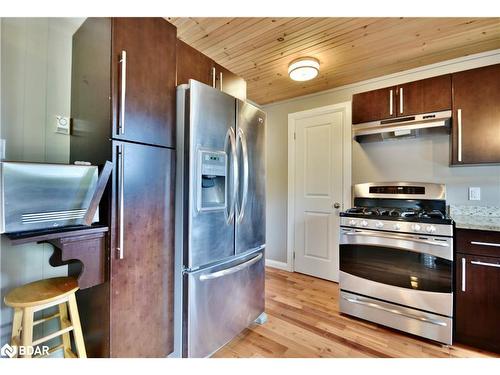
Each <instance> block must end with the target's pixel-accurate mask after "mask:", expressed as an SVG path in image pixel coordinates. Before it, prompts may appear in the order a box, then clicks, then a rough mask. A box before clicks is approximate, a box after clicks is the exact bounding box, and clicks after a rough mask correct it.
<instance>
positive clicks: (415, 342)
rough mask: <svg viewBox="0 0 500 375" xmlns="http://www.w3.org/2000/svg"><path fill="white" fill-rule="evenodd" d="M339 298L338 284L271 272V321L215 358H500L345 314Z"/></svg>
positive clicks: (268, 277) (268, 302)
mask: <svg viewBox="0 0 500 375" xmlns="http://www.w3.org/2000/svg"><path fill="white" fill-rule="evenodd" d="M338 298H339V289H338V284H336V283H333V282H329V281H326V280H322V279H317V278H314V277H310V276H306V275H303V274H300V273H291V272H285V271H281V270H277V269H273V268H267V269H266V312H267V315H268V318H269V320H268V322H267V323H266V324H264V325H261V326H259V325H253V326H252V327H250V328H249V329H246V330H245V331H243V332H242V333H241V334H240V335H239V336H237V337H236V338H235V339H234V340H232V341H231V342H230V343H228V344H227V345H226V346H224V347H223V348H222V349H220V350H219V351H218V352H216V353H215V354H214V357H218V358H222V357H247V358H248V357H274V358H297V357H300V358H303V357H308V358H310V357H378V358H387V357H405V358H408V357H410V358H416V357H443V358H456V357H490V356H493V357H498V355H497V354H494V353H488V352H485V351H481V350H477V349H473V348H469V347H466V346H463V345H458V344H457V345H453V346H450V347H446V346H442V345H440V344H437V343H434V342H431V341H428V340H424V339H420V338H417V337H415V336H410V335H407V334H403V333H400V332H398V331H395V330H392V329H389V328H385V327H382V326H379V325H377V324H373V323H369V322H366V321H363V320H360V319H356V318H352V317H348V316H346V315H341V314H340V313H339V311H338Z"/></svg>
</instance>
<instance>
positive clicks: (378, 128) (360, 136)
mask: <svg viewBox="0 0 500 375" xmlns="http://www.w3.org/2000/svg"><path fill="white" fill-rule="evenodd" d="M450 120H451V111H440V112H433V113H425V114H421V115H413V116H405V117H398V118H394V119H387V120H381V121H373V122H367V123H364V124H358V125H353V135H354V138H355V139H356V141H358V142H360V143H363V142H377V141H385V140H390V139H401V138H412V137H417V136H419V135H422V134H429V133H433V134H434V133H440V134H443V133H445V134H447V133H449V132H450V122H451V121H450Z"/></svg>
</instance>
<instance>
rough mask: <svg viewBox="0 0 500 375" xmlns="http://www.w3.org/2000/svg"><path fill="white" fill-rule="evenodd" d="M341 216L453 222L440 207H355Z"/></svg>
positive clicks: (436, 222) (439, 222)
mask: <svg viewBox="0 0 500 375" xmlns="http://www.w3.org/2000/svg"><path fill="white" fill-rule="evenodd" d="M340 216H344V217H358V218H364V219H378V220H399V221H412V222H424V223H435V224H451V223H452V220H451V219H450V218H449V217H446V215H445V213H444V212H442V211H440V210H438V209H419V208H406V207H401V208H391V207H389V208H387V207H353V208H349V209H348V210H346V211H345V212H342V213H341V214H340Z"/></svg>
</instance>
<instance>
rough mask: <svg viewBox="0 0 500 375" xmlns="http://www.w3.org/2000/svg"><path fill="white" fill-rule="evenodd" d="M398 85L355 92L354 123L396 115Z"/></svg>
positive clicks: (353, 102)
mask: <svg viewBox="0 0 500 375" xmlns="http://www.w3.org/2000/svg"><path fill="white" fill-rule="evenodd" d="M395 100H396V87H395V86H394V87H386V88H383V89H378V90H372V91H366V92H362V93H360V94H355V95H353V97H352V123H353V124H360V123H363V122H369V121H377V120H382V119H386V118H390V117H394V116H395V113H396V101H395Z"/></svg>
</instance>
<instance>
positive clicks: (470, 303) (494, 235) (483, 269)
mask: <svg viewBox="0 0 500 375" xmlns="http://www.w3.org/2000/svg"><path fill="white" fill-rule="evenodd" d="M457 237H460V241H459V242H458V243H457V255H456V278H455V280H456V282H455V285H456V287H455V340H456V341H458V342H461V343H464V344H468V345H472V346H476V347H478V348H482V349H486V350H492V351H496V352H500V324H498V319H499V317H500V303H499V302H498V301H500V288H499V287H498V286H499V285H500V247H497V246H499V245H500V233H499V232H487V231H478V230H464V229H457ZM475 242H479V243H480V244H479V245H476V244H474V243H475ZM481 243H486V244H489V245H481ZM494 245H497V246H494ZM485 252H486V253H489V254H492V255H490V256H487V255H481V254H484V253H485ZM494 252H495V253H494Z"/></svg>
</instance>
